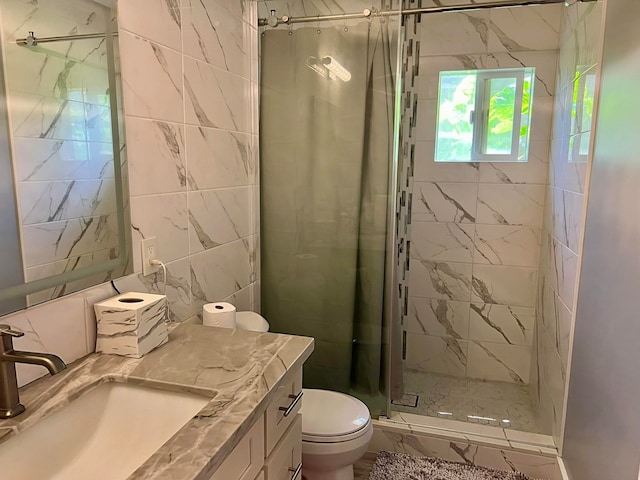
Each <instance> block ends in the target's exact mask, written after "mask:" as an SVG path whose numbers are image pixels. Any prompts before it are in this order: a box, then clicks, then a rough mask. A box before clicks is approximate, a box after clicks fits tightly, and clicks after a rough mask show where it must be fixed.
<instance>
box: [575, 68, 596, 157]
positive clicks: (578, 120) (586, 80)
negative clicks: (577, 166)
mask: <svg viewBox="0 0 640 480" xmlns="http://www.w3.org/2000/svg"><path fill="white" fill-rule="evenodd" d="M595 89H596V74H595V69H593V68H591V66H585V67H578V69H577V70H576V76H575V80H574V83H573V106H572V109H571V137H570V140H569V162H574V163H578V162H580V163H586V162H587V161H588V156H589V143H590V141H591V124H592V119H593V106H594V100H595Z"/></svg>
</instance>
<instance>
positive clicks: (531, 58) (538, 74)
mask: <svg viewBox="0 0 640 480" xmlns="http://www.w3.org/2000/svg"><path fill="white" fill-rule="evenodd" d="M486 64H487V67H485V68H522V67H534V68H535V83H534V99H533V102H534V103H535V101H536V99H537V98H538V97H540V96H546V97H551V96H553V95H554V93H555V82H556V74H557V65H558V51H557V50H556V49H555V48H554V49H551V50H544V51H533V50H525V51H515V52H509V53H499V52H498V53H495V52H494V53H490V54H489V55H488V58H487V60H486ZM532 128H536V125H532Z"/></svg>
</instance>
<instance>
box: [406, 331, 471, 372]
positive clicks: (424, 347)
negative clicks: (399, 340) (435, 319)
mask: <svg viewBox="0 0 640 480" xmlns="http://www.w3.org/2000/svg"><path fill="white" fill-rule="evenodd" d="M467 343H468V342H467V341H466V340H458V339H455V338H452V337H432V336H428V335H418V334H411V335H407V359H406V366H407V368H409V369H411V370H419V371H425V372H434V373H444V374H446V375H453V376H457V377H461V376H464V375H465V371H466V367H467Z"/></svg>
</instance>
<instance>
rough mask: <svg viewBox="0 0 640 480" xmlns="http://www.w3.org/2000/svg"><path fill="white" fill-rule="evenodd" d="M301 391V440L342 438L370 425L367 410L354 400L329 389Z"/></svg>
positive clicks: (369, 416) (358, 401) (363, 405)
mask: <svg viewBox="0 0 640 480" xmlns="http://www.w3.org/2000/svg"><path fill="white" fill-rule="evenodd" d="M303 391H304V395H303V397H302V409H301V413H302V436H303V438H305V437H306V438H310V437H317V438H320V439H321V438H325V439H329V438H333V437H344V436H348V435H350V434H353V433H355V432H358V431H359V430H362V429H364V428H365V427H366V426H367V425H369V423H370V420H371V415H370V414H369V409H368V408H367V406H366V405H365V404H364V403H362V402H361V401H360V400H358V399H357V398H354V397H351V396H349V395H345V394H344V393H339V392H330V391H328V390H314V389H309V388H305V389H303ZM338 441H339V440H338Z"/></svg>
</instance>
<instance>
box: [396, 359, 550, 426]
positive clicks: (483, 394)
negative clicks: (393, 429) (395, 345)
mask: <svg viewBox="0 0 640 480" xmlns="http://www.w3.org/2000/svg"><path fill="white" fill-rule="evenodd" d="M405 392H407V393H413V394H418V395H419V400H418V406H417V407H405V406H399V405H392V409H393V410H395V411H398V412H406V413H414V414H417V415H427V416H430V417H440V418H448V419H451V420H460V421H473V422H474V423H484V424H488V425H495V426H501V427H504V426H506V425H508V424H500V423H499V422H501V421H502V420H503V419H508V420H510V421H511V428H512V429H514V430H520V431H524V432H530V433H544V432H542V431H541V429H540V427H539V424H538V420H537V415H536V407H535V402H534V399H533V397H532V396H531V393H530V391H529V387H528V386H524V385H517V384H513V383H503V382H489V381H484V380H475V379H472V378H462V377H451V376H448V375H441V374H437V373H428V372H417V371H413V370H406V371H405ZM438 412H448V413H451V415H446V416H445V415H441V414H439V413H438ZM469 415H474V416H478V417H486V418H492V419H496V420H497V421H496V422H492V421H485V420H469V418H468V416H469Z"/></svg>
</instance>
